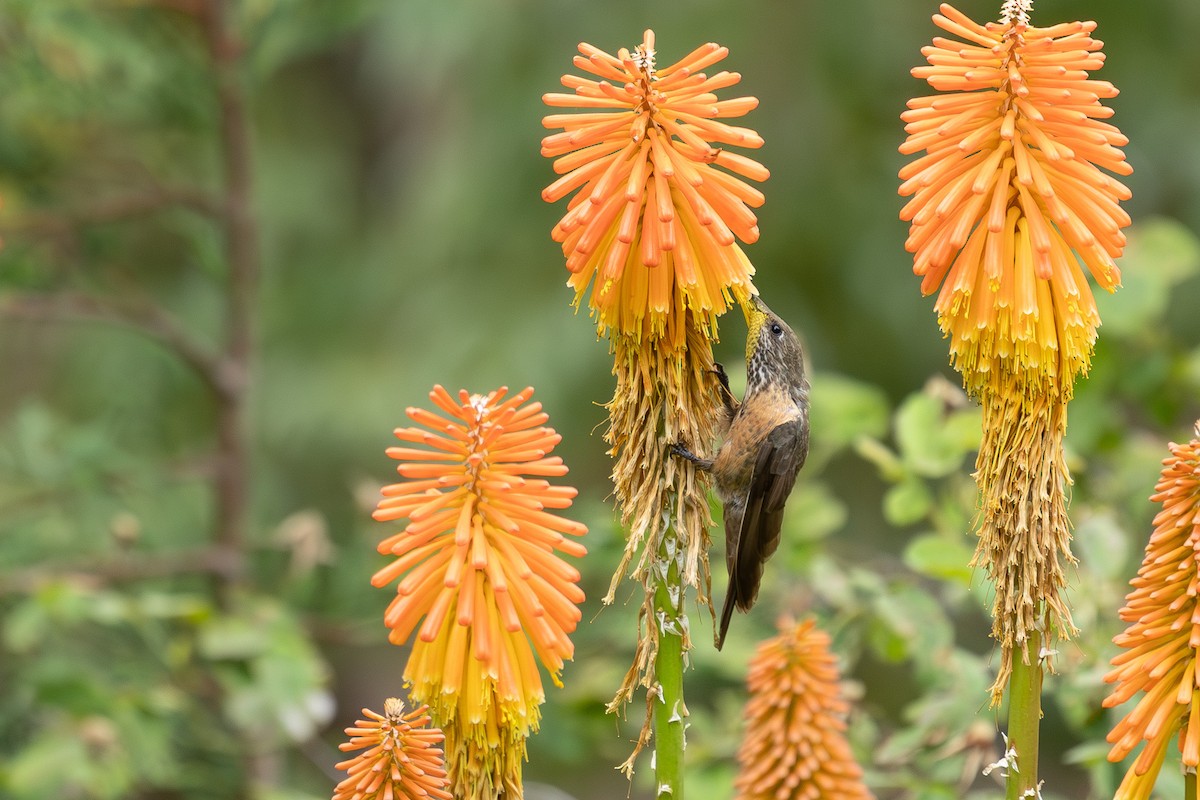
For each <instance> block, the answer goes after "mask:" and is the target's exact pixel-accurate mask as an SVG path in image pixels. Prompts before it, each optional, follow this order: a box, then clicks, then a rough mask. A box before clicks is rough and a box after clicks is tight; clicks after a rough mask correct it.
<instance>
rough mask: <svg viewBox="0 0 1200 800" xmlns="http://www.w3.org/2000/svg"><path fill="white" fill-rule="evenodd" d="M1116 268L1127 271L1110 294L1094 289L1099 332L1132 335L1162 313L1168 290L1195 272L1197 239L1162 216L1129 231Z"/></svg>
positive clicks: (1199, 265)
mask: <svg viewBox="0 0 1200 800" xmlns="http://www.w3.org/2000/svg"><path fill="white" fill-rule="evenodd" d="M1121 271H1122V272H1123V273H1124V274H1125V275H1128V276H1130V279H1129V280H1126V281H1125V282H1124V283H1123V284H1122V286H1121V288H1120V289H1119V290H1118V291H1117V292H1116V293H1115V294H1109V293H1108V292H1103V291H1101V292H1097V293H1096V307H1097V308H1098V309H1099V311H1100V318H1101V319H1102V320H1104V335H1105V336H1109V335H1113V336H1124V337H1133V336H1137V335H1140V334H1142V333H1143V332H1145V331H1146V330H1149V329H1151V328H1152V327H1153V326H1154V323H1155V322H1157V321H1158V320H1160V319H1161V318H1162V317H1163V314H1164V313H1165V312H1166V309H1167V305H1168V303H1169V302H1170V300H1171V291H1172V289H1174V287H1176V286H1178V285H1179V284H1180V283H1182V282H1184V281H1185V280H1187V279H1189V278H1191V277H1193V276H1194V275H1196V274H1197V273H1200V240H1198V239H1197V238H1196V236H1195V235H1194V234H1193V233H1192V232H1191V231H1190V230H1188V228H1187V227H1186V226H1184V225H1183V224H1181V223H1179V222H1176V221H1175V220H1171V219H1166V218H1163V217H1157V218H1152V219H1149V220H1145V221H1142V222H1139V223H1138V224H1137V225H1135V226H1133V227H1132V228H1131V229H1130V231H1129V244H1128V245H1127V246H1126V248H1125V255H1124V257H1123V258H1122V259H1121Z"/></svg>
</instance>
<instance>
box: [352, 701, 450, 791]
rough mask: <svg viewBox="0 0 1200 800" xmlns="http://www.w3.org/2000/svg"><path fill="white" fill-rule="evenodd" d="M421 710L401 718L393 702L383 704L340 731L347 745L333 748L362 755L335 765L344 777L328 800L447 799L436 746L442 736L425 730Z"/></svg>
mask: <svg viewBox="0 0 1200 800" xmlns="http://www.w3.org/2000/svg"><path fill="white" fill-rule="evenodd" d="M427 711H428V709H426V708H425V706H421V707H420V708H416V709H414V710H412V711H410V712H408V713H407V714H406V713H405V712H404V703H403V702H402V701H400V700H398V699H397V698H395V697H389V698H388V699H387V700H386V701H385V702H384V704H383V713H382V714H377V713H375V712H374V711H372V710H371V709H369V708H364V709H363V710H362V713H363V716H365V717H366V719H360V720H359V721H358V723H357V724H356V725H355V726H354V727H352V728H346V735H347V736H349V737H350V741H348V742H345V743H343V744H340V745H338V748H339V749H340V750H343V751H347V750H362V752H361V753H359V754H358V755H356V756H355V757H354V758H351V759H349V760H347V761H343V762H341V763H339V764H336V765H335V767H334V768H335V769H340V770H344V771H345V772H346V778H345V779H344V780H343V781H342V782H341V783H339V784H338V785H337V788H336V789H334V792H333V800H419V798H425V797H428V798H433V800H451V798H452V797H453V795H451V794H450V792H448V791H447V790H446V785H447V780H446V770H445V768H444V767H443V763H442V750H441V748H440V747H438V745H439V744H441V742H442V739H443V736H442V732H441V731H440V730H438V729H437V728H430V727H429V714H428V713H427Z"/></svg>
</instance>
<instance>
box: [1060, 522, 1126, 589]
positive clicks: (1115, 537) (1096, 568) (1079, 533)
mask: <svg viewBox="0 0 1200 800" xmlns="http://www.w3.org/2000/svg"><path fill="white" fill-rule="evenodd" d="M1130 540H1131V537H1130V536H1129V534H1127V533H1126V532H1125V531H1124V530H1123V529H1122V528H1121V526H1120V524H1119V523H1118V522H1117V519H1116V517H1115V516H1114V515H1113V513H1112V512H1111V511H1094V512H1091V513H1087V514H1086V515H1085V516H1083V518H1082V519H1081V520H1080V521H1079V523H1078V524H1077V525H1076V527H1075V534H1074V536H1073V537H1072V542H1073V548H1072V549H1074V550H1075V552H1076V553H1077V554H1078V556H1079V560H1080V561H1081V562H1082V563H1083V564H1084V565H1085V566H1086V567H1087V568H1088V569H1089V570H1091V571H1092V572H1094V573H1096V574H1097V575H1100V576H1102V577H1104V578H1108V579H1110V580H1117V579H1120V578H1123V577H1124V576H1125V569H1126V561H1127V560H1128V558H1129V545H1130Z"/></svg>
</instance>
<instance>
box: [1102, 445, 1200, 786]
mask: <svg viewBox="0 0 1200 800" xmlns="http://www.w3.org/2000/svg"><path fill="white" fill-rule="evenodd" d="M1170 451H1171V455H1170V456H1169V457H1168V458H1166V459H1164V460H1163V469H1162V476H1161V477H1160V478H1159V481H1158V485H1157V486H1155V490H1154V495H1153V496H1151V498H1150V499H1151V500H1152V501H1153V502H1156V503H1161V504H1162V510H1161V511H1160V512H1159V513H1158V515H1157V516H1155V518H1154V532H1153V533H1152V534H1151V535H1150V542H1149V543H1148V544H1147V545H1146V554H1145V557H1144V558H1143V559H1142V566H1141V568H1140V569H1139V570H1138V574H1137V577H1136V578H1134V579H1133V580H1132V581H1131V582H1130V585H1131V586H1132V591H1131V592H1130V593H1129V594H1128V595H1127V596H1126V598H1125V607H1124V608H1122V609H1121V619H1122V620H1124V621H1125V622H1128V623H1130V625H1129V627H1128V628H1127V629H1126V630H1125V632H1124V633H1122V634H1120V635H1118V636H1117V637H1116V638H1115V639H1114V641H1115V642H1116V643H1117V644H1118V645H1120V646H1121V647H1122V648H1124V651H1123V652H1121V653H1119V654H1118V655H1117V656H1115V657H1114V658H1113V660H1112V665H1113V669H1112V671H1111V672H1109V673H1108V675H1107V676H1105V680H1106V681H1107V682H1109V683H1115V684H1116V685H1115V686H1114V687H1113V691H1112V694H1110V695H1109V696H1108V697H1107V698H1106V699H1105V701H1104V705H1105V707H1108V708H1112V707H1114V706H1118V705H1120V704H1122V703H1124V702H1126V701H1127V700H1130V699H1131V698H1133V696H1134V695H1136V694H1138V693H1141V694H1142V697H1141V699H1140V700H1138V702H1137V703H1136V704H1135V705H1134V707H1133V708H1132V709H1131V710H1130V711H1129V713H1128V714H1126V715H1125V716H1124V718H1122V719H1121V721H1120V722H1118V723H1117V724H1116V726H1114V727H1113V729H1112V732H1111V733H1109V735H1108V741H1109V742H1111V743H1112V745H1113V747H1112V750H1111V751H1110V752H1109V754H1108V758H1109V760H1110V761H1120V760H1121V759H1123V758H1125V757H1126V756H1128V755H1129V754H1130V753H1131V752H1132V751H1133V750H1134V748H1136V747H1137V746H1138V745H1140V744H1142V743H1143V742H1145V744H1146V746H1145V748H1144V749H1143V750H1142V751H1141V753H1140V755H1139V756H1138V758H1137V759H1136V760H1135V761H1134V762H1133V764H1132V765H1131V766H1130V768H1129V771H1128V772H1127V773H1126V775H1125V779H1124V780H1123V781H1122V782H1121V786H1120V788H1119V789H1118V791H1117V795H1116V797H1117V800H1148V798H1149V797H1150V793H1151V790H1152V789H1153V788H1154V782H1155V780H1156V779H1157V778H1158V773H1159V770H1160V769H1161V768H1162V764H1163V760H1164V759H1165V758H1166V754H1167V749H1168V746H1169V744H1170V741H1171V739H1172V738H1174V737H1175V734H1176V732H1178V734H1179V750H1180V752H1181V753H1182V755H1183V765H1184V767H1185V768H1187V769H1189V770H1190V771H1192V772H1195V771H1196V769H1197V767H1200V682H1198V679H1197V674H1196V669H1197V655H1198V652H1197V648H1200V601H1198V599H1197V596H1198V595H1200V423H1197V427H1196V438H1194V439H1192V440H1191V441H1190V442H1188V443H1187V444H1174V443H1172V444H1171V445H1170Z"/></svg>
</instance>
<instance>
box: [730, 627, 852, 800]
mask: <svg viewBox="0 0 1200 800" xmlns="http://www.w3.org/2000/svg"><path fill="white" fill-rule="evenodd" d="M838 680H839V676H838V668H837V661H836V659H835V658H834V656H833V654H832V653H831V652H830V651H829V636H828V635H827V634H826V633H825V632H824V631H821V630H820V629H818V628H817V627H816V623H815V622H813V621H812V620H805V621H803V622H800V623H798V624H797V623H792V622H787V621H784V622H783V623H781V625H780V633H779V635H778V636H776V637H774V638H773V639H769V640H767V641H766V642H763V643H762V644H761V645H759V647H758V650H757V651H756V653H755V654H754V658H753V659H752V660H751V662H750V671H749V675H748V677H747V684H748V687H749V690H750V700H749V702H748V703H747V704H746V711H745V717H746V734H745V737H744V738H743V740H742V745H741V747H740V748H739V749H738V763H739V765H740V771H739V773H738V776H737V778H736V781H735V784H734V786H735V788H736V789H737V798H738V800H792V798H805V800H833V799H834V798H838V800H866V799H867V798H869V797H871V794H870V792H868V791H867V788H866V786H865V784H864V783H863V780H862V769H861V768H860V767H859V765H858V763H857V762H856V761H855V760H854V755H853V754H852V753H851V752H850V744H849V742H847V740H846V736H845V730H846V713H847V711H848V706H847V703H846V701H845V700H844V699H843V698H842V696H841V690H840V688H839V686H838Z"/></svg>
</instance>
